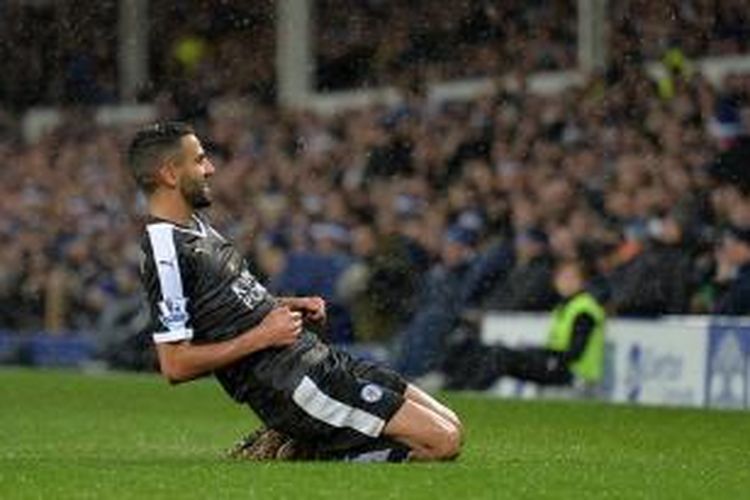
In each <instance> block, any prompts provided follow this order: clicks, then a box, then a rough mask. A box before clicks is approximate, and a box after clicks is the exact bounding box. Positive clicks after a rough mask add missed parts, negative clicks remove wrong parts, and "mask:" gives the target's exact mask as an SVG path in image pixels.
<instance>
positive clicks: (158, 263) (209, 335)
mask: <svg viewBox="0 0 750 500" xmlns="http://www.w3.org/2000/svg"><path fill="white" fill-rule="evenodd" d="M142 249H143V256H144V259H143V261H142V266H141V268H142V279H143V284H144V286H145V288H146V292H147V294H148V299H149V304H150V307H151V315H152V320H155V325H154V326H155V327H157V328H156V331H155V332H154V334H153V338H154V342H156V343H160V342H174V341H179V340H192V341H193V342H194V343H197V344H199V343H202V342H215V341H220V340H226V339H228V338H231V337H233V336H234V335H237V334H238V333H240V332H242V331H244V330H247V329H248V328H251V327H253V326H255V325H256V324H258V323H259V322H260V321H261V320H262V319H263V317H264V316H265V315H266V314H267V313H268V312H269V311H270V310H271V308H272V307H273V304H274V299H273V297H272V296H271V295H270V294H269V293H268V292H267V291H266V289H265V288H264V287H263V286H262V285H261V284H260V283H259V282H258V280H256V279H255V277H254V276H253V275H252V274H250V272H249V271H248V269H247V265H246V263H245V261H244V259H243V258H242V256H241V255H240V254H239V252H237V250H236V249H235V248H234V246H233V245H232V244H231V243H229V242H228V241H227V240H226V239H224V238H223V237H222V236H221V235H220V234H219V233H218V232H217V231H216V230H215V229H214V228H212V227H211V226H210V225H209V224H208V223H207V222H205V221H204V220H202V219H201V218H199V217H198V216H194V218H193V220H192V224H191V226H190V227H184V226H180V225H176V224H173V223H171V222H165V221H160V220H153V221H152V222H151V223H149V224H147V225H146V234H145V235H144V238H143V242H142Z"/></svg>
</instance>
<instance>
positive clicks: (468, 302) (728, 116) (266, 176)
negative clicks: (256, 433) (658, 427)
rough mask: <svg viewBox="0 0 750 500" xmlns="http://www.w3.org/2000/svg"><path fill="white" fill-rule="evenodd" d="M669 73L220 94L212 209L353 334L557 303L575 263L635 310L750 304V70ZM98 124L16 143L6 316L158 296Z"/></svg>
mask: <svg viewBox="0 0 750 500" xmlns="http://www.w3.org/2000/svg"><path fill="white" fill-rule="evenodd" d="M668 87H669V88H670V89H671V91H670V92H668V93H664V92H663V88H664V85H662V84H661V83H660V82H654V81H652V80H650V79H649V78H648V77H646V76H645V75H644V74H643V73H642V72H641V70H640V69H639V66H637V65H627V64H626V65H624V66H621V67H619V68H618V69H617V70H616V71H614V70H613V71H611V72H610V74H608V75H607V76H601V77H592V78H591V79H590V80H589V82H588V83H587V85H585V86H584V87H582V88H576V89H571V90H568V91H566V92H565V93H564V94H562V95H555V96H539V95H534V94H531V93H529V92H527V90H526V87H525V82H524V80H523V78H522V77H519V78H518V79H517V80H515V81H513V82H506V83H504V84H500V83H498V87H497V89H496V91H495V92H493V93H489V94H487V95H483V96H480V97H478V98H476V99H473V100H471V101H467V102H435V101H432V100H430V99H428V98H427V97H426V96H425V95H423V94H420V93H419V92H414V91H411V92H407V94H406V98H405V100H404V101H403V102H402V103H401V104H399V105H396V106H393V107H379V106H375V107H369V108H364V109H359V110H352V111H346V112H343V113H341V114H338V115H335V116H322V115H316V114H313V113H308V112H284V111H281V110H279V109H277V108H275V107H273V106H265V105H262V104H258V103H255V104H253V105H245V106H243V107H242V108H238V107H237V106H225V107H224V108H226V109H233V112H232V113H229V114H222V113H221V109H222V106H215V110H216V111H215V116H209V117H208V118H206V119H205V120H203V121H200V122H198V123H197V125H198V126H199V130H200V131H201V135H202V136H203V137H204V139H205V141H206V142H207V145H208V147H209V150H210V151H211V154H212V155H213V157H214V159H215V162H216V164H217V166H218V171H219V173H218V174H217V175H216V177H215V179H214V189H215V195H216V203H215V206H214V208H212V210H211V213H210V216H211V217H212V219H213V220H214V221H215V223H216V224H217V225H218V226H219V227H220V228H222V229H223V230H224V231H225V232H226V233H227V234H228V235H229V236H230V237H231V238H233V239H234V240H236V241H237V242H238V244H239V245H240V246H241V248H242V249H243V251H245V252H246V254H247V255H248V258H249V261H250V262H251V265H252V266H253V268H254V270H255V272H256V273H258V274H259V275H260V276H262V277H263V279H264V280H265V282H266V283H267V284H268V286H269V287H270V288H271V289H272V290H274V291H276V292H277V293H294V294H305V293H316V294H322V295H324V296H325V297H326V298H327V299H328V300H329V302H330V304H331V320H332V325H331V326H332V334H333V335H334V338H335V339H336V340H342V341H346V340H351V339H352V338H353V337H356V338H358V339H363V340H368V339H384V338H388V337H389V336H391V335H393V334H395V333H397V332H401V331H404V330H408V329H412V330H414V331H418V332H429V331H431V330H432V329H435V328H444V327H448V326H450V325H451V324H455V322H456V321H458V320H460V319H461V318H465V317H467V316H471V313H472V311H481V310H487V309H500V310H539V311H546V310H549V309H550V308H551V307H552V305H553V304H554V303H555V301H556V296H555V293H554V291H553V288H552V286H551V281H550V274H551V270H552V265H553V262H554V260H555V259H560V258H564V259H579V260H585V261H586V262H589V263H591V264H592V267H593V268H594V270H595V278H594V280H592V282H591V283H590V285H591V287H592V290H594V291H595V293H596V294H597V295H598V296H599V297H600V298H601V299H602V300H603V301H604V302H606V303H607V304H608V305H609V307H610V309H611V311H613V312H615V313H617V314H627V315H657V314H664V313H711V312H716V313H723V314H750V293H745V289H742V288H741V287H742V286H745V287H750V281H748V280H750V198H749V197H748V193H750V182H749V181H748V179H747V178H746V177H748V176H747V173H746V172H745V171H744V167H745V166H746V164H747V155H748V145H747V141H746V139H745V138H744V135H743V132H744V131H745V130H747V125H748V123H747V120H748V109H749V105H750V100H749V98H750V79H749V78H748V77H747V76H736V75H730V76H729V77H727V79H726V81H725V82H724V85H723V86H722V88H721V89H716V88H713V87H712V86H711V85H710V84H709V83H708V82H707V81H706V80H705V79H703V78H702V77H701V75H700V74H697V73H693V74H691V75H690V76H685V75H682V74H681V73H679V72H674V74H673V77H672V80H671V83H670V85H669V86H668ZM246 104H247V103H246ZM238 109H242V110H243V112H237V110H238ZM79 113H85V112H79ZM164 113H165V117H166V116H168V114H169V110H165V111H164ZM91 123H92V121H91V120H90V119H88V118H87V116H85V114H71V115H69V116H68V117H67V121H66V123H65V125H64V126H63V127H60V128H59V129H57V130H55V131H53V132H51V133H49V134H47V135H46V136H44V137H43V138H42V139H41V140H40V141H38V142H37V143H34V144H29V145H24V144H22V143H20V142H15V141H12V140H7V141H4V142H2V144H0V150H1V151H2V155H3V157H4V165H5V166H4V168H3V169H2V170H0V213H2V214H3V217H2V218H0V324H2V325H3V326H4V327H6V328H13V329H29V330H33V329H40V328H48V329H102V328H104V329H105V330H108V329H109V328H110V327H109V326H106V325H117V324H120V323H122V322H123V321H130V320H131V319H132V315H133V314H135V312H136V311H137V310H138V292H137V290H138V282H137V268H138V262H139V253H138V242H139V235H140V232H141V229H140V223H141V220H142V219H141V218H142V215H143V209H144V207H143V200H142V198H141V197H139V196H138V195H136V193H135V188H134V185H133V183H132V182H131V181H130V179H129V174H128V172H127V169H126V168H125V167H124V166H123V164H122V158H121V156H120V152H121V150H122V147H123V146H124V142H123V141H126V140H127V138H128V136H129V134H130V133H131V132H132V130H111V129H104V128H99V129H97V128H92V127H93V126H92V125H91ZM738 287H739V288H738ZM738 290H740V291H738ZM102 322H104V323H102ZM102 325H105V326H102ZM105 327H106V328H105Z"/></svg>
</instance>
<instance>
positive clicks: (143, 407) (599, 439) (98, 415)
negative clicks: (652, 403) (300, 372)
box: [0, 369, 750, 500]
mask: <svg viewBox="0 0 750 500" xmlns="http://www.w3.org/2000/svg"><path fill="white" fill-rule="evenodd" d="M446 399H447V400H448V402H449V403H450V404H451V405H452V406H453V407H455V408H456V409H457V411H458V412H459V414H460V415H461V416H462V417H463V420H464V423H465V425H466V427H467V433H468V435H467V442H466V446H465V449H464V454H463V455H462V457H461V458H460V460H459V461H458V462H455V463H449V464H343V463H335V464H334V463H264V464H256V463H247V462H233V461H228V460H226V459H223V458H222V457H221V451H222V449H224V448H226V447H228V446H229V445H230V444H232V443H233V442H234V441H235V440H236V439H237V438H238V437H239V436H240V435H241V434H243V433H244V432H246V431H247V430H248V429H250V428H251V427H253V426H255V424H256V422H257V421H256V420H255V419H254V417H252V416H251V414H250V413H249V411H248V410H246V409H245V408H243V407H241V406H237V405H235V404H233V403H232V402H231V401H229V400H228V398H226V397H225V396H224V394H223V393H222V391H221V389H220V388H219V387H218V385H217V384H215V383H214V382H212V381H202V382H197V383H192V384H188V385H184V386H179V387H176V388H170V387H169V386H168V385H167V384H165V383H164V382H162V380H161V379H159V378H158V377H156V376H152V375H125V374H104V375H89V376H85V375H80V374H76V373H71V372H58V371H24V370H7V369H6V370H2V371H0V498H2V499H13V498H54V499H58V498H97V499H99V498H149V499H150V498H179V499H187V498H200V499H206V498H264V499H283V498H304V499H308V498H310V499H315V498H326V499H336V498H341V499H355V498H372V499H377V500H385V499H391V498H399V499H400V498H404V499H422V498H424V499H430V500H438V499H442V498H451V499H459V500H468V499H475V498H513V499H517V498H533V499H537V498H574V499H576V500H579V499H581V498H597V499H600V498H659V499H661V498H680V499H683V498H696V499H698V498H700V499H703V498H712V499H714V498H750V415H748V414H747V413H731V412H706V411H694V410H673V409H657V408H633V407H618V406H605V405H599V404H590V403H557V402H554V403H553V402H545V403H540V402H533V403H530V402H513V401H499V400H493V399H488V398H485V397H480V396H471V395H458V394H449V395H446Z"/></svg>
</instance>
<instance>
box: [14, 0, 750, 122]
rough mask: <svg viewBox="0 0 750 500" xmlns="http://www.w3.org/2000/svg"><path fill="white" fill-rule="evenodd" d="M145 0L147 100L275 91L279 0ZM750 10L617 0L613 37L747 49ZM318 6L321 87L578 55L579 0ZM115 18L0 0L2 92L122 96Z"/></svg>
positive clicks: (557, 65) (561, 62) (711, 3)
mask: <svg viewBox="0 0 750 500" xmlns="http://www.w3.org/2000/svg"><path fill="white" fill-rule="evenodd" d="M148 4H149V7H148V16H149V23H148V26H149V28H148V36H149V55H148V56H149V70H150V75H151V79H150V81H149V82H146V84H145V85H143V87H142V88H141V89H140V96H139V97H140V98H141V99H142V100H144V101H148V102H151V101H153V100H155V99H160V98H162V99H163V98H164V96H165V95H166V94H171V95H175V96H177V98H178V100H179V102H180V104H181V105H182V106H183V107H185V108H190V111H191V112H193V113H194V114H196V115H198V114H200V113H201V112H202V111H203V108H204V107H205V106H207V103H208V101H209V100H210V99H211V98H213V97H216V96H226V95H228V94H231V95H247V94H253V95H255V96H256V97H257V98H259V99H262V100H265V101H268V102H271V101H273V99H274V94H275V81H274V50H275V34H274V29H275V22H276V12H275V8H276V4H275V2H274V1H271V0H264V1H260V2H225V1H219V0H185V1H181V2H173V1H169V0H151V1H150V2H148ZM749 12H750V4H748V2H747V0H722V1H716V0H667V1H660V2H653V1H647V0H623V1H617V2H608V12H607V16H608V20H609V21H610V29H609V30H608V42H607V43H608V47H609V51H610V52H611V53H612V55H613V56H614V59H622V58H623V57H627V58H629V59H630V60H631V61H633V62H642V61H646V60H656V59H660V58H661V57H662V56H663V54H664V53H665V52H666V51H668V50H669V49H671V48H675V47H679V48H680V49H681V51H682V52H683V53H684V54H685V55H687V57H690V58H695V57H699V56H700V57H703V56H706V55H727V54H738V53H742V52H744V51H747V49H748V40H750V14H748V13H749ZM312 13H313V19H314V33H313V35H314V36H313V43H312V47H313V51H314V55H315V59H316V68H317V72H316V75H315V77H316V78H315V81H316V85H317V88H318V89H320V90H334V89H342V88H354V87H361V86H380V85H384V84H390V85H400V86H403V85H405V84H406V82H410V81H412V80H413V79H415V78H418V79H421V80H426V81H442V80H446V79H453V78H468V77H476V76H492V75H497V74H501V73H505V72H508V71H510V70H513V71H519V70H520V71H522V72H523V73H529V72H535V71H542V70H558V69H573V68H574V67H575V65H576V30H577V17H578V13H577V2H576V1H575V0H551V1H541V0H535V1H521V0H512V1H510V0H506V1H489V0H462V1H458V2H441V1H439V0H421V1H418V2H417V1H406V2H404V1H394V0H354V1H351V0H346V1H343V0H317V1H315V2H314V3H313V9H312ZM117 16H118V2H116V1H112V0H110V1H106V2H95V3H92V2H88V3H87V2H84V3H81V2H73V1H72V0H63V1H58V2H22V1H18V0H8V1H5V2H0V33H2V34H3V36H2V37H1V38H0V69H1V70H3V74H4V75H5V77H4V78H3V80H2V81H1V82H0V101H2V102H4V103H6V105H7V106H8V107H11V108H14V109H25V108H26V107H29V106H32V105H50V104H57V103H68V104H70V103H82V104H105V103H113V102H116V101H117V100H118V98H119V96H118V94H117V58H116V57H113V54H116V53H117V32H118V23H117V19H118V17H117ZM519 55H522V56H519Z"/></svg>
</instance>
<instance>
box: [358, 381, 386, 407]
mask: <svg viewBox="0 0 750 500" xmlns="http://www.w3.org/2000/svg"><path fill="white" fill-rule="evenodd" d="M359 395H360V397H361V398H362V399H363V400H364V401H366V402H368V403H377V402H378V401H380V399H381V398H382V397H383V389H382V388H381V387H380V386H379V385H377V384H367V385H366V386H364V387H362V390H361V391H360V393H359Z"/></svg>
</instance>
